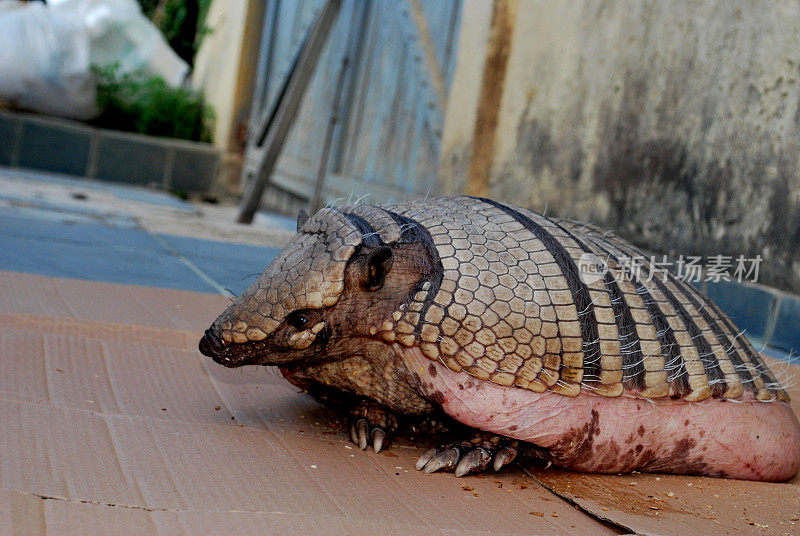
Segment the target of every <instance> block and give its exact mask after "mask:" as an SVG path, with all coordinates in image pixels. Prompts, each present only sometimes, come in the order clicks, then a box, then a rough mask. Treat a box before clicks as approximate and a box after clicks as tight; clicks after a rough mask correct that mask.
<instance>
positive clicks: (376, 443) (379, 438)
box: [372, 427, 386, 454]
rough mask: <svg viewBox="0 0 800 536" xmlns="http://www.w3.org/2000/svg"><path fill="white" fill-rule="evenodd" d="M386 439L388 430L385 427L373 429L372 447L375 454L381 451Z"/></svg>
mask: <svg viewBox="0 0 800 536" xmlns="http://www.w3.org/2000/svg"><path fill="white" fill-rule="evenodd" d="M385 439H386V432H385V431H384V430H383V428H377V427H376V428H375V429H373V430H372V449H373V450H374V451H375V454H377V453H379V452H380V451H381V449H382V448H383V442H384V440H385Z"/></svg>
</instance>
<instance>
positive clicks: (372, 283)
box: [364, 246, 394, 291]
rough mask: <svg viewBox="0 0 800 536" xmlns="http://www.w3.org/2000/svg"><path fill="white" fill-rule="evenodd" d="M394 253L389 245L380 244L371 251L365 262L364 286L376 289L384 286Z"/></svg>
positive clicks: (370, 289) (372, 289)
mask: <svg viewBox="0 0 800 536" xmlns="http://www.w3.org/2000/svg"><path fill="white" fill-rule="evenodd" d="M393 259H394V253H393V252H392V248H390V247H389V246H380V247H377V248H375V249H373V250H372V251H370V252H369V254H368V257H367V262H366V263H364V288H365V289H366V290H369V291H375V290H378V289H380V288H381V287H382V286H383V281H384V280H385V279H386V274H387V273H388V272H389V269H390V268H391V267H392V260H393Z"/></svg>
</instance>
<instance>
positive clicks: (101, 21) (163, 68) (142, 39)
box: [50, 0, 189, 87]
mask: <svg viewBox="0 0 800 536" xmlns="http://www.w3.org/2000/svg"><path fill="white" fill-rule="evenodd" d="M50 4H51V6H52V9H53V10H54V11H56V12H58V13H64V14H65V16H72V15H77V16H78V17H80V19H81V20H82V21H83V23H84V25H85V27H86V31H87V33H88V35H89V40H90V44H91V53H92V59H91V61H92V64H93V65H100V66H103V65H109V64H111V63H119V64H120V70H119V72H120V73H131V72H134V71H136V70H140V69H141V70H142V71H143V72H145V73H146V74H150V75H159V76H161V77H163V78H164V80H166V81H167V83H168V84H169V85H171V86H173V87H176V86H179V85H181V84H182V83H183V81H184V79H185V78H186V75H187V74H188V72H189V66H188V65H187V64H186V62H185V61H183V60H182V59H181V58H180V57H179V56H178V55H177V54H175V52H174V51H173V50H172V49H171V48H170V46H169V44H168V43H167V41H166V39H164V36H163V35H162V34H161V32H160V31H159V30H158V28H156V27H155V26H154V25H153V23H151V22H150V21H149V20H148V19H147V17H145V16H144V15H143V14H142V10H141V8H140V7H139V4H138V2H136V0H50Z"/></svg>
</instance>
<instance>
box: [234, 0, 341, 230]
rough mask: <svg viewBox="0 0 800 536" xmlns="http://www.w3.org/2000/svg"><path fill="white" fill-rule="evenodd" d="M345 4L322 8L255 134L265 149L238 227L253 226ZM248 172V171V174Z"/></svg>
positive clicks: (334, 0) (330, 2) (330, 1)
mask: <svg viewBox="0 0 800 536" xmlns="http://www.w3.org/2000/svg"><path fill="white" fill-rule="evenodd" d="M341 6H342V0H327V2H326V3H325V4H324V5H323V6H322V8H320V11H319V14H318V15H317V18H316V19H315V20H314V23H313V24H312V26H311V28H310V29H309V32H308V36H307V37H306V39H305V41H304V42H303V45H302V46H301V49H300V52H299V54H298V56H297V58H296V59H295V62H294V67H293V68H292V70H291V72H290V73H289V76H288V77H287V79H286V82H285V83H284V87H283V89H282V91H281V92H280V94H279V96H278V98H277V102H276V103H275V105H274V106H273V108H272V109H271V110H270V112H269V113H267V114H265V117H264V119H263V121H261V124H260V125H259V126H258V127H257V128H256V131H255V136H254V138H255V143H254V144H255V145H256V146H259V147H263V148H264V154H263V156H262V157H261V159H260V162H259V164H258V166H257V170H256V171H255V173H253V176H251V177H249V179H248V180H247V182H246V184H245V191H244V195H243V196H242V202H241V204H240V206H239V217H238V218H237V221H238V222H239V223H251V222H252V221H253V216H254V214H255V212H256V210H258V206H259V204H260V203H261V196H262V195H263V193H264V189H265V188H266V187H267V182H268V181H269V178H270V176H271V175H272V172H273V170H274V168H275V165H276V164H277V162H278V157H279V156H280V154H281V150H282V149H283V144H284V142H285V141H286V138H287V136H288V135H289V130H290V128H291V126H292V124H293V123H294V119H295V117H296V116H297V113H298V112H299V110H300V105H301V104H302V100H303V95H304V94H305V91H306V89H307V88H308V86H309V85H310V82H311V78H312V76H313V74H314V71H315V69H316V65H317V61H318V60H319V58H320V56H321V55H322V50H323V48H324V46H325V43H326V42H327V39H328V34H329V33H330V30H331V28H332V27H333V25H334V23H335V22H336V17H337V15H338V14H339V9H340V8H341ZM245 171H246V170H245Z"/></svg>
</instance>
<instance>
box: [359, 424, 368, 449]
mask: <svg viewBox="0 0 800 536" xmlns="http://www.w3.org/2000/svg"><path fill="white" fill-rule="evenodd" d="M356 429H357V430H358V442H357V443H356V444H357V445H358V448H360V449H361V450H367V432H368V431H369V423H368V422H367V419H359V420H358V422H357V423H356Z"/></svg>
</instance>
